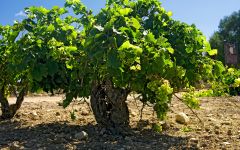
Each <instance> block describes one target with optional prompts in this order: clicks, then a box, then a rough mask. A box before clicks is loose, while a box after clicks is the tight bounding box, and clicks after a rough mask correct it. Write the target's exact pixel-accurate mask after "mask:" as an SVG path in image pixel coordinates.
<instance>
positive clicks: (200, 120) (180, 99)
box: [173, 94, 203, 124]
mask: <svg viewBox="0 0 240 150" xmlns="http://www.w3.org/2000/svg"><path fill="white" fill-rule="evenodd" d="M173 95H174V96H175V97H176V98H177V99H178V100H179V101H181V102H182V103H184V101H183V99H182V98H180V97H178V96H177V95H176V94H173ZM187 107H188V108H189V109H190V110H191V112H192V113H193V114H194V115H195V116H196V117H197V118H198V120H199V122H200V123H202V124H203V121H202V119H201V118H200V117H199V116H198V114H197V113H196V112H195V111H194V110H193V109H192V108H191V107H190V106H188V105H187Z"/></svg>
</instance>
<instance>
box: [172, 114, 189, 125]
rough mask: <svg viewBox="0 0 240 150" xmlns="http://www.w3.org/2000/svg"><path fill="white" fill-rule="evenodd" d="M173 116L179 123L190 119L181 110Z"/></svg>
mask: <svg viewBox="0 0 240 150" xmlns="http://www.w3.org/2000/svg"><path fill="white" fill-rule="evenodd" d="M175 117H176V122H178V123H181V124H187V123H188V122H189V121H190V119H189V117H188V116H187V115H186V114H185V113H183V112H181V113H178V114H177V115H176V116H175Z"/></svg>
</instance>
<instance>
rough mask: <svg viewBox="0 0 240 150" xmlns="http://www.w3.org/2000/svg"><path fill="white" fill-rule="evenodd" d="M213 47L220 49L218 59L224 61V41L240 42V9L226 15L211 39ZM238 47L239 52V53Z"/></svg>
mask: <svg viewBox="0 0 240 150" xmlns="http://www.w3.org/2000/svg"><path fill="white" fill-rule="evenodd" d="M209 42H210V44H211V46H212V48H216V49H218V55H217V59H218V60H220V61H222V62H223V63H224V43H225V42H228V43H236V44H237V46H238V47H239V43H240V11H238V12H233V13H232V14H231V15H230V16H226V17H224V18H223V19H222V20H221V21H220V23H219V26H218V31H216V32H215V33H214V34H213V35H212V36H211V37H210V40H209ZM239 52H240V51H239V49H238V53H239Z"/></svg>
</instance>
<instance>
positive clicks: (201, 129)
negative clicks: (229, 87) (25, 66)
mask: <svg viewBox="0 0 240 150" xmlns="http://www.w3.org/2000/svg"><path fill="white" fill-rule="evenodd" d="M61 99H62V97H61V96H56V97H48V96H35V97H27V98H26V100H25V102H24V103H23V106H22V108H21V109H20V110H19V111H18V113H17V115H16V116H15V117H14V118H13V119H11V120H5V121H3V120H2V121H0V149H2V150H8V149H11V150H16V149H34V150H35V149H36V150H37V149H38V150H45V149H49V150H54V149H58V150H60V149H69V150H71V149H81V150H85V149H86V150H95V149H96V150H111V149H114V150H148V149H150V150H155V149H159V150H164V149H170V150H173V149H176V150H178V149H204V150H205V149H212V150H216V149H223V150H224V149H225V150H227V149H229V150H240V97H230V98H201V108H200V109H199V110H196V111H195V112H196V113H197V114H198V116H199V118H200V119H201V122H200V121H199V119H198V118H197V117H196V116H195V115H194V114H193V113H192V112H191V111H190V110H189V109H188V108H187V107H186V106H185V105H183V104H182V103H181V102H180V101H178V100H177V99H173V101H172V107H171V111H170V112H169V113H168V115H167V116H168V117H167V121H166V122H159V121H157V119H156V114H155V113H154V112H153V110H152V108H151V107H149V106H146V107H145V108H144V109H143V113H142V119H141V118H140V116H141V113H140V112H141V111H140V110H141V108H142V105H141V103H140V102H138V101H136V100H134V99H133V98H132V97H129V98H128V105H129V111H130V119H131V123H130V124H131V129H129V132H128V134H124V135H111V134H109V133H107V131H106V129H102V128H100V127H99V126H98V125H97V124H96V122H95V120H94V116H93V114H92V111H91V109H90V107H89V106H88V101H87V100H86V101H80V100H76V101H75V102H73V103H72V104H71V105H70V106H69V107H67V108H66V109H63V108H62V106H60V104H61V103H60V102H61ZM11 101H13V100H11ZM183 113H184V114H185V115H184V116H183V119H186V120H183V122H182V123H185V124H180V123H177V122H176V116H177V115H181V114H183ZM71 114H72V115H71ZM73 114H74V115H73ZM186 116H187V118H184V117H186ZM178 117H179V116H178ZM184 121H185V122H184ZM180 122H181V121H180ZM156 124H162V127H163V131H162V132H157V131H160V130H156V129H155V125H156Z"/></svg>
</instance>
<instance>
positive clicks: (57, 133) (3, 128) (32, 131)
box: [0, 121, 197, 150]
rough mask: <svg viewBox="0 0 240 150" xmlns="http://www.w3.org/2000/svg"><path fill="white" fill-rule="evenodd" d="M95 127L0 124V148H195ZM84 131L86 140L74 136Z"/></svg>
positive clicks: (180, 141)
mask: <svg viewBox="0 0 240 150" xmlns="http://www.w3.org/2000/svg"><path fill="white" fill-rule="evenodd" d="M99 130H100V129H99V127H98V126H97V125H91V124H89V125H87V126H77V125H69V124H67V123H64V122H59V123H52V124H39V125H35V126H32V127H24V128H23V127H21V126H20V122H13V121H0V149H3V148H8V149H51V150H53V149H81V150H85V149H86V150H89V149H91V150H95V149H96V150H103V149H104V150H105V149H106V150H109V149H110V150H111V149H116V150H127V149H131V150H132V149H136V150H141V149H142V150H145V149H159V150H164V149H189V148H190V149H197V148H196V146H191V147H187V145H188V139H187V138H181V137H174V136H169V135H164V134H158V133H155V132H154V131H152V130H143V131H137V130H135V129H131V135H124V136H123V135H109V134H100V132H99ZM81 131H85V132H87V133H88V134H89V135H88V139H87V140H78V139H76V138H75V134H76V133H79V132H81Z"/></svg>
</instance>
